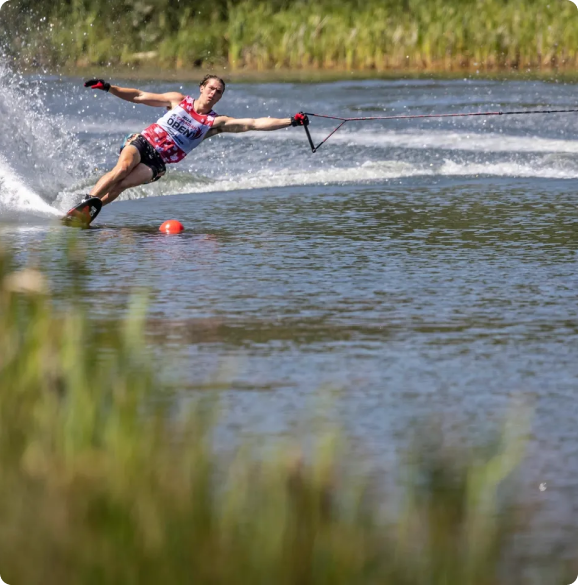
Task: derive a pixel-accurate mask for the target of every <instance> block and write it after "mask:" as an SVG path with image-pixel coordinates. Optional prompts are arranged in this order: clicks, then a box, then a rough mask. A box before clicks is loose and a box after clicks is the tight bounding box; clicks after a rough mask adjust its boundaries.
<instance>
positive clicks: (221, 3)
mask: <svg viewBox="0 0 578 585" xmlns="http://www.w3.org/2000/svg"><path fill="white" fill-rule="evenodd" d="M2 11H3V12H2V13H3V19H2V21H0V30H2V29H3V36H4V37H5V38H4V44H6V45H8V47H9V49H8V50H9V51H10V52H11V54H12V56H14V57H15V58H18V59H20V60H21V61H22V62H28V63H32V64H36V65H45V66H49V67H56V66H61V65H65V66H77V67H78V66H80V67H94V66H103V65H106V64H109V63H110V64H113V65H119V64H125V65H126V64H132V65H136V66H138V65H143V64H147V63H148V64H149V65H155V66H160V67H164V68H177V69H181V68H192V67H198V66H203V67H210V66H214V65H220V66H227V67H230V68H231V69H239V68H252V69H262V70H266V69H272V68H276V69H279V68H292V69H304V68H325V69H327V68H330V69H342V70H343V69H347V70H350V69H358V70H377V71H382V70H388V69H415V70H440V71H452V70H459V69H464V68H466V69H476V70H480V69H481V70H489V69H503V68H517V69H523V68H533V69H539V68H573V67H575V66H576V65H577V64H578V61H577V58H578V57H577V55H578V53H577V51H578V49H577V47H578V27H577V26H575V22H576V19H578V13H577V12H576V7H575V6H574V5H573V4H572V3H571V2H567V1H562V0H558V1H556V2H553V1H551V2H549V3H548V1H547V0H429V1H427V2H426V1H425V0H367V1H365V2H361V1H359V0H342V1H339V2H338V1H337V0H316V1H315V2H313V1H312V0H275V1H269V2H264V1H262V0H215V1H214V2H209V1H208V0H202V1H195V2H192V1H190V0H189V1H184V0H183V1H181V2H179V3H175V2H170V1H169V0H124V1H120V2H106V1H105V0H58V1H57V2H54V3H45V2H41V1H40V0H19V1H18V2H13V3H9V4H6V5H5V6H3V8H2Z"/></svg>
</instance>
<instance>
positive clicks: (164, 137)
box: [69, 75, 309, 214]
mask: <svg viewBox="0 0 578 585" xmlns="http://www.w3.org/2000/svg"><path fill="white" fill-rule="evenodd" d="M84 87H90V88H92V89H100V90H103V91H106V92H108V93H111V94H112V95H114V96H116V97H119V98H121V99H123V100H126V101H128V102H132V103H135V104H145V105H147V106H155V107H166V108H167V110H168V111H167V112H166V113H165V114H164V116H162V117H161V118H159V119H158V120H157V122H156V123H155V124H151V125H150V126H148V127H147V128H145V129H144V130H143V131H142V132H141V133H140V134H133V135H132V136H129V137H128V138H127V140H126V142H125V143H124V145H123V147H122V148H121V152H120V156H119V158H118V162H117V163H116V165H115V167H114V168H113V169H112V170H111V171H110V172H108V173H106V174H105V175H104V176H102V177H101V178H100V179H99V181H98V182H97V183H96V185H95V186H94V187H93V188H92V190H91V192H90V195H89V196H87V198H86V199H89V198H94V197H96V198H98V199H100V201H101V202H102V205H106V204H108V203H111V202H112V201H114V200H115V199H116V198H117V197H118V196H119V195H120V194H121V193H122V192H123V191H124V190H125V189H129V188H131V187H137V186H138V185H144V184H146V183H152V182H154V181H158V180H159V179H160V178H161V177H162V176H163V175H164V174H165V172H166V165H167V164H173V163H177V162H179V161H181V160H182V159H183V158H184V157H185V156H187V154H189V152H191V151H192V150H193V149H194V148H196V147H197V146H198V145H199V144H200V143H201V142H202V141H203V140H205V139H206V138H210V137H211V136H215V134H220V133H221V132H236V133H237V132H249V131H250V130H264V131H270V130H279V129H281V128H287V127H288V126H303V125H306V124H308V123H309V120H308V118H307V116H306V115H305V114H303V113H302V112H299V113H297V114H295V115H294V116H293V117H291V118H256V119H253V118H231V117H230V116H222V115H219V114H217V113H216V112H215V111H214V110H213V107H214V106H215V105H216V104H217V102H218V101H219V100H220V99H221V98H222V97H223V94H224V93H225V82H224V81H223V80H222V79H221V78H220V77H217V76H216V75H206V76H205V77H204V78H203V80H202V81H201V83H200V84H199V89H200V93H199V97H198V98H197V99H193V98H192V97H191V96H185V95H183V94H181V93H179V92H168V93H151V92H148V91H141V90H139V89H130V88H125V87H118V86H116V85H111V84H110V83H108V82H106V81H104V80H102V79H90V80H89V81H86V82H85V84H84ZM96 203H98V202H96ZM99 209H100V204H99ZM71 211H72V210H71ZM70 213H71V212H69V214H70ZM96 213H98V211H96Z"/></svg>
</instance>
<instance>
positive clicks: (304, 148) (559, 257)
mask: <svg viewBox="0 0 578 585" xmlns="http://www.w3.org/2000/svg"><path fill="white" fill-rule="evenodd" d="M80 81H81V80H79V79H59V78H50V77H44V78H41V77H38V78H25V79H21V78H18V77H13V76H12V75H11V74H9V73H8V72H7V71H3V72H2V75H1V81H0V83H1V84H2V88H1V89H2V91H1V93H0V129H1V132H0V173H1V183H0V238H1V239H2V241H3V242H4V243H8V244H9V245H10V246H12V247H14V248H15V249H17V250H18V251H19V255H18V257H19V259H20V260H21V261H22V262H24V261H25V260H26V258H28V257H29V256H30V254H31V253H32V254H33V255H34V256H35V257H37V258H38V257H40V258H42V261H43V264H44V267H45V268H46V269H47V270H48V271H49V274H50V276H51V279H52V285H53V287H55V288H56V289H58V288H59V287H60V286H62V284H63V279H64V278H65V275H64V274H63V273H62V271H61V270H60V268H59V263H58V262H59V258H60V257H61V254H62V250H63V246H64V235H65V234H66V233H67V231H69V230H70V228H64V227H61V226H60V225H59V224H58V222H57V221H56V219H55V218H56V217H57V216H58V214H59V213H61V212H62V211H63V210H66V209H67V208H68V207H70V206H71V205H72V204H73V203H75V202H76V201H78V200H79V198H80V194H82V193H84V192H86V191H87V189H88V188H90V186H91V185H92V184H93V183H94V181H95V180H96V178H97V177H98V176H99V174H100V173H102V172H104V171H105V170H107V169H109V168H110V167H111V165H112V164H113V163H114V161H115V160H116V153H117V151H118V147H119V145H120V143H121V140H122V138H123V136H124V135H125V134H127V133H129V132H130V133H132V132H137V131H139V130H142V128H144V127H145V126H146V125H147V124H149V123H151V122H152V121H154V120H156V118H157V117H158V116H160V115H161V114H162V110H158V109H153V108H148V107H146V106H133V105H131V104H129V103H126V102H122V101H121V100H118V99H115V98H114V97H112V96H110V95H106V94H104V93H102V92H91V91H87V90H85V89H84V88H82V86H81V83H80ZM118 83H119V84H122V82H121V81H118ZM125 85H128V86H134V85H135V82H125ZM136 85H139V86H140V87H142V88H144V89H150V90H153V91H168V90H172V89H180V90H181V91H183V92H185V93H191V94H193V95H195V94H196V87H195V86H194V85H187V86H183V87H181V88H179V86H178V84H177V85H175V84H172V85H171V84H163V83H155V84H154V85H151V84H147V83H146V82H143V83H140V84H136ZM576 95H577V94H576V88H575V87H574V86H571V85H563V84H552V83H541V82H515V81H510V82H506V81H496V82H492V81H476V80H463V81H366V82H360V81H350V82H340V83H325V84H304V85H302V84H295V85H293V84H247V85H230V86H229V87H228V89H227V92H226V94H225V97H224V98H223V100H222V102H221V103H220V104H219V105H218V108H217V109H218V111H219V112H221V113H224V114H228V115H232V116H238V117H239V116H241V117H247V116H251V117H253V116H255V117H257V116H267V115H270V116H283V117H284V116H289V115H291V114H293V113H295V112H296V111H298V110H305V111H312V112H318V113H326V114H336V115H344V116H379V115H387V114H409V113H416V114H422V113H435V112H440V113H442V112H449V113H452V112H460V111H480V110H496V109H512V108H513V109H520V108H542V107H544V108H546V107H556V108H567V107H574V106H576V103H577V100H576ZM24 102H26V103H27V108H28V110H27V111H23V110H22V107H23V103H24ZM311 129H312V133H313V135H314V137H315V139H316V140H320V139H322V138H323V137H324V136H325V135H326V134H327V133H328V132H329V131H330V130H331V129H332V126H331V122H329V121H320V120H319V119H314V120H313V122H312V125H311ZM577 137H578V116H577V115H576V114H561V115H536V116H508V117H496V118H485V119H484V118H459V119H451V120H422V121H415V120H414V121H409V120H408V121H401V122H365V123H357V124H354V123H350V124H348V125H346V127H345V128H344V129H342V130H341V131H340V132H339V133H338V134H336V135H335V136H334V137H333V138H331V139H330V141H329V142H328V143H327V144H326V145H324V146H323V147H322V148H321V150H320V151H319V152H318V153H316V154H312V153H311V152H310V150H309V149H308V145H307V142H306V138H305V134H304V132H303V130H302V129H300V128H295V129H287V130H282V131H277V132H271V133H251V134H245V135H235V136H232V135H224V136H223V135H221V136H219V137H216V138H213V139H211V140H210V141H207V142H206V143H204V144H203V145H202V146H201V147H200V148H199V149H197V150H196V151H195V152H194V153H193V154H192V155H191V156H189V157H188V158H187V159H186V160H185V161H184V162H183V163H181V164H180V165H178V166H176V167H173V168H171V170H170V172H169V174H168V176H167V177H165V178H164V179H163V180H161V181H160V182H159V183H156V184H155V185H152V186H147V187H144V188H140V189H136V190H134V191H133V192H131V193H127V194H125V196H123V197H122V199H123V200H121V201H120V202H118V203H115V204H113V205H111V206H108V207H106V208H105V209H104V210H103V212H102V213H101V215H100V216H99V218H98V219H97V221H96V222H95V227H94V229H90V230H87V231H81V232H79V233H78V234H77V235H78V237H79V238H80V240H81V242H82V245H83V246H84V247H85V249H86V250H87V252H88V255H89V257H90V258H91V268H92V273H91V276H90V291H91V292H90V298H89V299H87V302H90V303H91V305H92V311H93V313H94V314H95V315H100V316H108V315H111V314H122V313H123V312H124V311H125V310H126V293H127V292H128V291H131V290H134V289H135V288H138V289H141V288H145V289H147V290H148V291H149V295H150V318H151V325H150V331H151V334H150V341H151V345H152V346H153V347H154V348H155V351H156V352H157V354H158V355H163V356H164V357H163V359H169V358H166V356H167V355H169V356H170V361H169V362H168V364H169V366H170V367H168V368H167V369H166V370H165V372H164V375H165V376H166V377H167V378H169V379H171V380H179V381H180V382H181V383H182V384H184V385H185V386H187V387H194V386H196V385H198V384H199V383H200V382H203V383H206V382H208V381H210V380H212V379H214V378H215V377H217V378H219V379H220V380H221V381H223V380H224V388H225V389H226V391H225V394H224V396H225V397H226V401H227V410H228V413H229V414H228V419H227V420H229V421H230V425H231V427H233V428H235V429H238V430H241V432H244V433H250V434H253V433H256V434H264V435H277V434H279V433H282V432H284V431H286V430H287V429H292V428H293V429H294V428H299V427H303V426H304V425H306V423H304V422H303V420H304V419H303V414H304V412H305V411H306V410H307V409H309V408H313V407H314V406H315V405H316V404H317V403H318V401H319V392H318V390H319V389H321V388H330V389H332V390H331V393H332V396H333V398H332V399H331V411H330V414H328V416H329V418H339V419H340V420H341V421H342V422H343V423H344V424H345V426H346V428H347V429H348V430H349V432H350V433H351V434H352V435H354V436H356V437H358V438H360V439H361V440H362V441H363V443H364V444H365V445H366V446H367V448H368V450H369V451H372V450H374V451H375V452H381V453H383V452H384V451H388V450H390V449H391V450H394V449H395V445H397V444H399V442H400V441H402V440H403V438H404V437H406V436H407V434H408V431H411V429H412V428H415V426H416V425H419V424H421V421H423V420H428V419H429V418H430V417H432V416H434V417H439V416H442V417H443V419H444V420H445V421H449V422H450V423H454V422H455V423H456V424H457V425H458V424H464V425H466V428H468V430H475V429H482V428H484V427H485V425H486V424H487V422H488V421H491V420H492V419H493V418H494V417H495V416H496V415H497V414H501V413H503V412H504V409H505V408H506V407H507V406H508V404H509V403H510V402H511V400H512V397H514V396H517V395H524V396H527V397H531V399H532V400H533V401H534V402H533V404H534V406H535V410H536V415H535V419H534V423H533V437H534V438H533V444H534V449H533V453H534V454H535V458H536V459H535V462H534V465H533V476H532V479H531V481H532V482H535V484H533V485H535V489H536V493H538V492H537V490H538V482H547V485H548V490H547V491H546V492H543V493H541V494H540V496H539V497H540V498H541V499H542V500H543V501H544V503H545V504H546V505H547V506H550V507H551V508H556V507H557V508H558V510H559V511H563V512H565V513H568V517H569V518H570V517H571V511H572V506H573V502H574V501H575V498H574V497H572V494H574V495H575V494H576V493H577V492H576V488H577V487H578V486H577V481H576V474H575V472H576V470H577V469H578V457H577V456H578V451H577V448H576V446H577V444H578V443H577V440H578V430H577V429H578V425H577V417H576V414H577V409H576V406H575V404H576V401H575V395H576V390H577V383H576V382H577V379H578V305H577V301H578V294H577V285H578V276H577V274H578V262H577V255H576V252H577V249H578V212H577V207H576V206H577V197H576V185H577V182H576V179H577V178H578V140H577ZM135 199H138V200H135ZM171 218H176V219H179V220H180V221H181V222H182V223H183V224H184V225H185V227H186V231H185V233H184V234H183V235H180V236H164V235H161V234H159V233H158V226H159V225H160V223H161V222H162V221H163V220H166V219H171ZM165 365H166V363H165ZM384 445H385V447H384ZM530 487H531V489H533V487H532V486H530Z"/></svg>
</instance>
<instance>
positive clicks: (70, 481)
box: [0, 246, 563, 585]
mask: <svg viewBox="0 0 578 585" xmlns="http://www.w3.org/2000/svg"><path fill="white" fill-rule="evenodd" d="M73 252H74V246H73ZM71 258H72V259H71V260H69V261H68V262H69V263H70V262H72V265H69V268H70V269H71V270H72V272H73V273H74V274H76V275H77V276H76V279H75V280H73V285H74V286H72V287H71V288H70V290H68V291H66V293H65V294H63V292H62V291H60V292H59V301H60V302H59V303H55V302H54V297H55V295H54V294H52V293H51V292H50V290H49V285H48V282H47V281H46V279H45V277H44V276H43V275H42V274H41V273H40V272H37V271H35V270H32V269H18V270H17V269H16V268H15V266H14V264H13V262H12V260H11V257H10V255H9V254H7V253H0V575H1V576H2V578H3V579H4V580H5V581H7V582H8V583H10V584H11V585H20V584H36V583H39V584H40V583H42V584H43V585H50V584H51V583H59V584H62V583H94V584H108V583H118V584H123V585H128V584H137V583H138V584H146V583H151V584H152V583H154V584H155V585H158V584H159V583H202V584H204V583H223V584H225V583H227V584H231V583H251V584H273V583H276V584H294V585H306V584H317V583H326V584H348V585H352V584H359V585H372V584H377V583H380V584H391V585H404V584H407V585H413V584H415V585H424V584H425V585H427V584H430V583H431V584H435V585H438V584H439V585H442V584H443V585H486V584H487V585H490V584H495V583H496V584H497V583H508V584H512V583H522V582H524V583H528V580H527V578H525V577H524V573H523V571H521V567H520V565H519V564H518V561H516V558H517V557H516V553H515V547H514V544H515V537H514V535H515V531H516V530H517V529H518V528H519V525H518V524H519V522H518V516H517V514H516V512H515V510H516V508H519V506H518V505H516V506H514V505H513V502H512V501H510V500H509V498H508V497H507V496H508V493H509V491H508V489H507V488H508V485H509V484H510V480H511V479H512V476H513V475H514V472H515V469H516V467H517V465H518V463H519V462H520V460H521V458H522V456H523V441H522V440H521V439H520V432H519V431H520V429H519V427H517V426H516V425H514V424H513V423H510V424H508V425H506V428H505V433H504V437H503V438H502V440H501V441H500V442H498V443H496V445H495V446H494V448H493V449H491V450H490V451H488V450H485V451H477V450H476V451H471V452H468V453H467V457H463V456H461V455H460V454H459V452H458V450H455V449H441V450H438V449H433V448H431V447H428V448H426V447H425V446H422V447H421V448H420V449H417V450H416V451H415V453H414V455H413V457H412V460H411V461H412V462H411V463H408V467H407V469H406V471H405V472H404V475H405V477H406V481H405V487H404V490H403V497H401V498H398V497H395V498H389V499H388V498H386V497H385V496H383V493H385V492H384V490H382V489H380V486H379V485H376V483H377V484H379V482H376V481H375V477H373V478H370V477H369V476H364V475H363V474H360V473H356V472H355V468H354V465H353V463H352V461H351V459H349V458H348V455H347V450H346V449H345V448H338V447H337V445H338V444H339V442H336V441H335V436H334V435H333V434H332V433H330V432H327V433H320V436H319V438H318V440H317V442H316V445H315V446H314V447H313V448H312V449H309V450H307V451H305V454H303V452H302V451H301V449H300V448H299V446H298V445H296V444H292V443H291V442H290V441H288V443H287V445H286V446H284V447H283V446H279V445H277V446H276V447H275V448H273V449H259V451H258V452H257V451H256V450H254V449H251V448H248V447H244V448H239V449H237V450H236V451H235V452H234V453H223V452H222V451H219V450H217V449H216V448H215V446H214V441H213V438H214V430H215V424H216V422H215V413H214V411H213V409H212V408H210V407H207V404H206V403H205V402H204V401H203V399H199V400H195V399H192V400H191V399H188V400H187V401H184V400H183V401H181V403H180V404H179V408H178V409H175V405H174V404H172V405H170V402H171V401H170V400H167V396H166V392H165V390H166V389H164V388H163V387H162V384H161V383H160V382H159V381H158V380H157V379H155V374H154V367H153V365H151V361H150V359H149V356H148V355H147V351H146V348H145V346H144V344H143V339H144V338H145V335H144V328H145V316H146V311H145V305H144V303H143V302H142V301H139V300H138V298H135V300H134V301H133V302H132V305H131V309H130V311H129V312H128V315H127V317H126V319H125V320H124V321H122V322H118V323H109V324H108V326H107V328H106V329H105V330H103V329H102V327H97V326H96V325H95V323H94V321H93V320H92V319H90V318H89V317H88V315H87V313H86V309H85V308H83V305H82V304H81V303H80V302H79V300H80V299H81V298H82V297H83V296H85V295H86V292H85V291H84V280H83V270H82V262H81V261H78V260H76V261H75V260H74V253H73V254H72V256H71ZM63 300H65V301H66V303H65V305H64V306H63V305H62V301H63ZM58 306H60V307H63V308H60V309H59V308H58ZM175 411H178V412H175ZM462 455H463V453H462ZM525 512H526V513H527V510H526V511H525ZM544 582H546V581H544ZM548 582H550V583H554V582H558V581H556V580H554V581H552V580H550V581H548ZM559 582H560V583H562V582H563V581H559Z"/></svg>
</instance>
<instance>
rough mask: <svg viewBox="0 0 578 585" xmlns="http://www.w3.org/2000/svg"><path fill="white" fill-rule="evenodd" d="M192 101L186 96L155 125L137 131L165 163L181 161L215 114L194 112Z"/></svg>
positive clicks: (203, 133) (203, 132)
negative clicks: (139, 131)
mask: <svg viewBox="0 0 578 585" xmlns="http://www.w3.org/2000/svg"><path fill="white" fill-rule="evenodd" d="M194 103H195V100H194V99H193V98H192V97H190V96H187V97H186V98H185V99H184V100H183V101H182V102H181V103H180V104H179V105H178V106H175V107H174V108H173V109H172V110H169V111H168V112H167V113H166V114H165V115H164V116H163V117H162V118H159V119H158V120H157V122H156V124H151V125H150V126H149V127H148V128H146V129H145V130H143V131H142V132H141V134H142V135H143V136H144V137H145V138H146V139H147V140H148V141H149V142H150V143H151V144H152V146H153V147H154V149H155V150H156V151H157V152H158V153H159V154H160V155H161V158H162V159H163V160H164V161H165V162H166V163H176V162H179V161H180V160H183V159H184V158H185V156H187V154H189V152H191V150H193V148H195V147H197V146H199V144H200V143H201V142H202V141H203V138H204V137H205V134H206V133H207V132H208V131H209V130H210V129H211V127H212V126H213V122H214V121H215V118H216V117H217V113H216V112H214V111H212V110H211V111H210V112H209V113H208V114H197V112H195V109H194V108H193V105H194Z"/></svg>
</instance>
